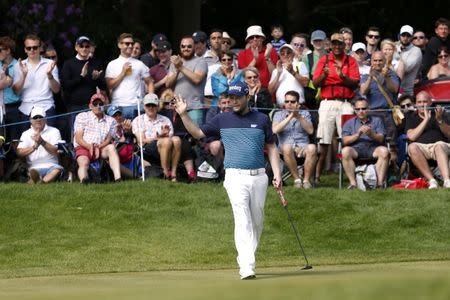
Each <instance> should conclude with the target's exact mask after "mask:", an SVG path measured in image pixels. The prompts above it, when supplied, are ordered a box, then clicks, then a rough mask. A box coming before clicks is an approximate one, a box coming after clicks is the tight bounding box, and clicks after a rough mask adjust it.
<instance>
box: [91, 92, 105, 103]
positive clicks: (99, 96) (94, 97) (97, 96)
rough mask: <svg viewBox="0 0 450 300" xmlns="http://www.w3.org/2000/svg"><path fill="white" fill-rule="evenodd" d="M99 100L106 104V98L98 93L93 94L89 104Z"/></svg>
mask: <svg viewBox="0 0 450 300" xmlns="http://www.w3.org/2000/svg"><path fill="white" fill-rule="evenodd" d="M97 99H99V100H100V101H102V102H103V103H105V102H106V98H105V96H103V94H100V93H95V94H94V95H92V97H91V101H90V102H89V103H90V104H92V103H93V102H94V101H95V100H97Z"/></svg>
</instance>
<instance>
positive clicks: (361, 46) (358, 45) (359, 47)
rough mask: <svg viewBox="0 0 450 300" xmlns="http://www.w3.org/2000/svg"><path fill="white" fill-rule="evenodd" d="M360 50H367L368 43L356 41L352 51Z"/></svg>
mask: <svg viewBox="0 0 450 300" xmlns="http://www.w3.org/2000/svg"><path fill="white" fill-rule="evenodd" d="M358 50H364V52H366V45H364V44H363V43H361V42H359V43H354V44H353V46H352V51H353V52H356V51H358Z"/></svg>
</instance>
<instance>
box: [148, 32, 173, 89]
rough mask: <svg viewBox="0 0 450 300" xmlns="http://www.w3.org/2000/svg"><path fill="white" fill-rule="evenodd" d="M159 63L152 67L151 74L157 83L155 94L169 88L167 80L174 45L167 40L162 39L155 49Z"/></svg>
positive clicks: (155, 83)
mask: <svg viewBox="0 0 450 300" xmlns="http://www.w3.org/2000/svg"><path fill="white" fill-rule="evenodd" d="M155 53H156V56H157V57H158V60H159V63H158V64H156V65H154V66H153V67H151V68H150V76H151V77H152V79H153V82H154V85H155V94H156V95H157V96H161V94H162V93H163V92H164V91H165V90H166V89H167V87H166V81H167V75H168V73H169V67H170V57H171V56H172V45H171V44H170V43H169V42H167V41H162V42H160V43H159V44H158V46H157V47H156V49H155Z"/></svg>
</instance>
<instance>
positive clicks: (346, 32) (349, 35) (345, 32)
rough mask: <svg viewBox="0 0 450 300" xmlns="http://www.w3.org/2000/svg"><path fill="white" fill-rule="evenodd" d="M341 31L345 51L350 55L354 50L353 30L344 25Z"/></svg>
mask: <svg viewBox="0 0 450 300" xmlns="http://www.w3.org/2000/svg"><path fill="white" fill-rule="evenodd" d="M339 32H340V33H342V36H343V37H344V43H345V53H346V54H347V55H350V54H351V53H352V51H353V50H352V45H353V31H352V30H351V29H350V28H348V27H342V28H341V29H339Z"/></svg>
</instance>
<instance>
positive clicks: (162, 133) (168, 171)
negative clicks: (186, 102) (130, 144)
mask: <svg viewBox="0 0 450 300" xmlns="http://www.w3.org/2000/svg"><path fill="white" fill-rule="evenodd" d="M143 104H144V111H145V114H142V115H140V116H138V117H136V118H134V120H133V122H132V123H131V124H132V125H131V127H132V128H133V133H134V135H135V136H136V139H137V142H138V145H143V147H144V148H143V151H144V158H145V160H147V161H149V162H150V163H161V168H162V169H163V172H164V177H165V178H166V179H168V180H171V181H177V166H178V162H179V161H180V156H181V139H180V138H179V137H178V136H174V135H173V125H172V122H171V121H170V119H169V118H167V117H165V116H163V115H160V114H158V106H159V100H158V96H156V95H155V94H147V95H145V97H144V100H143Z"/></svg>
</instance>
